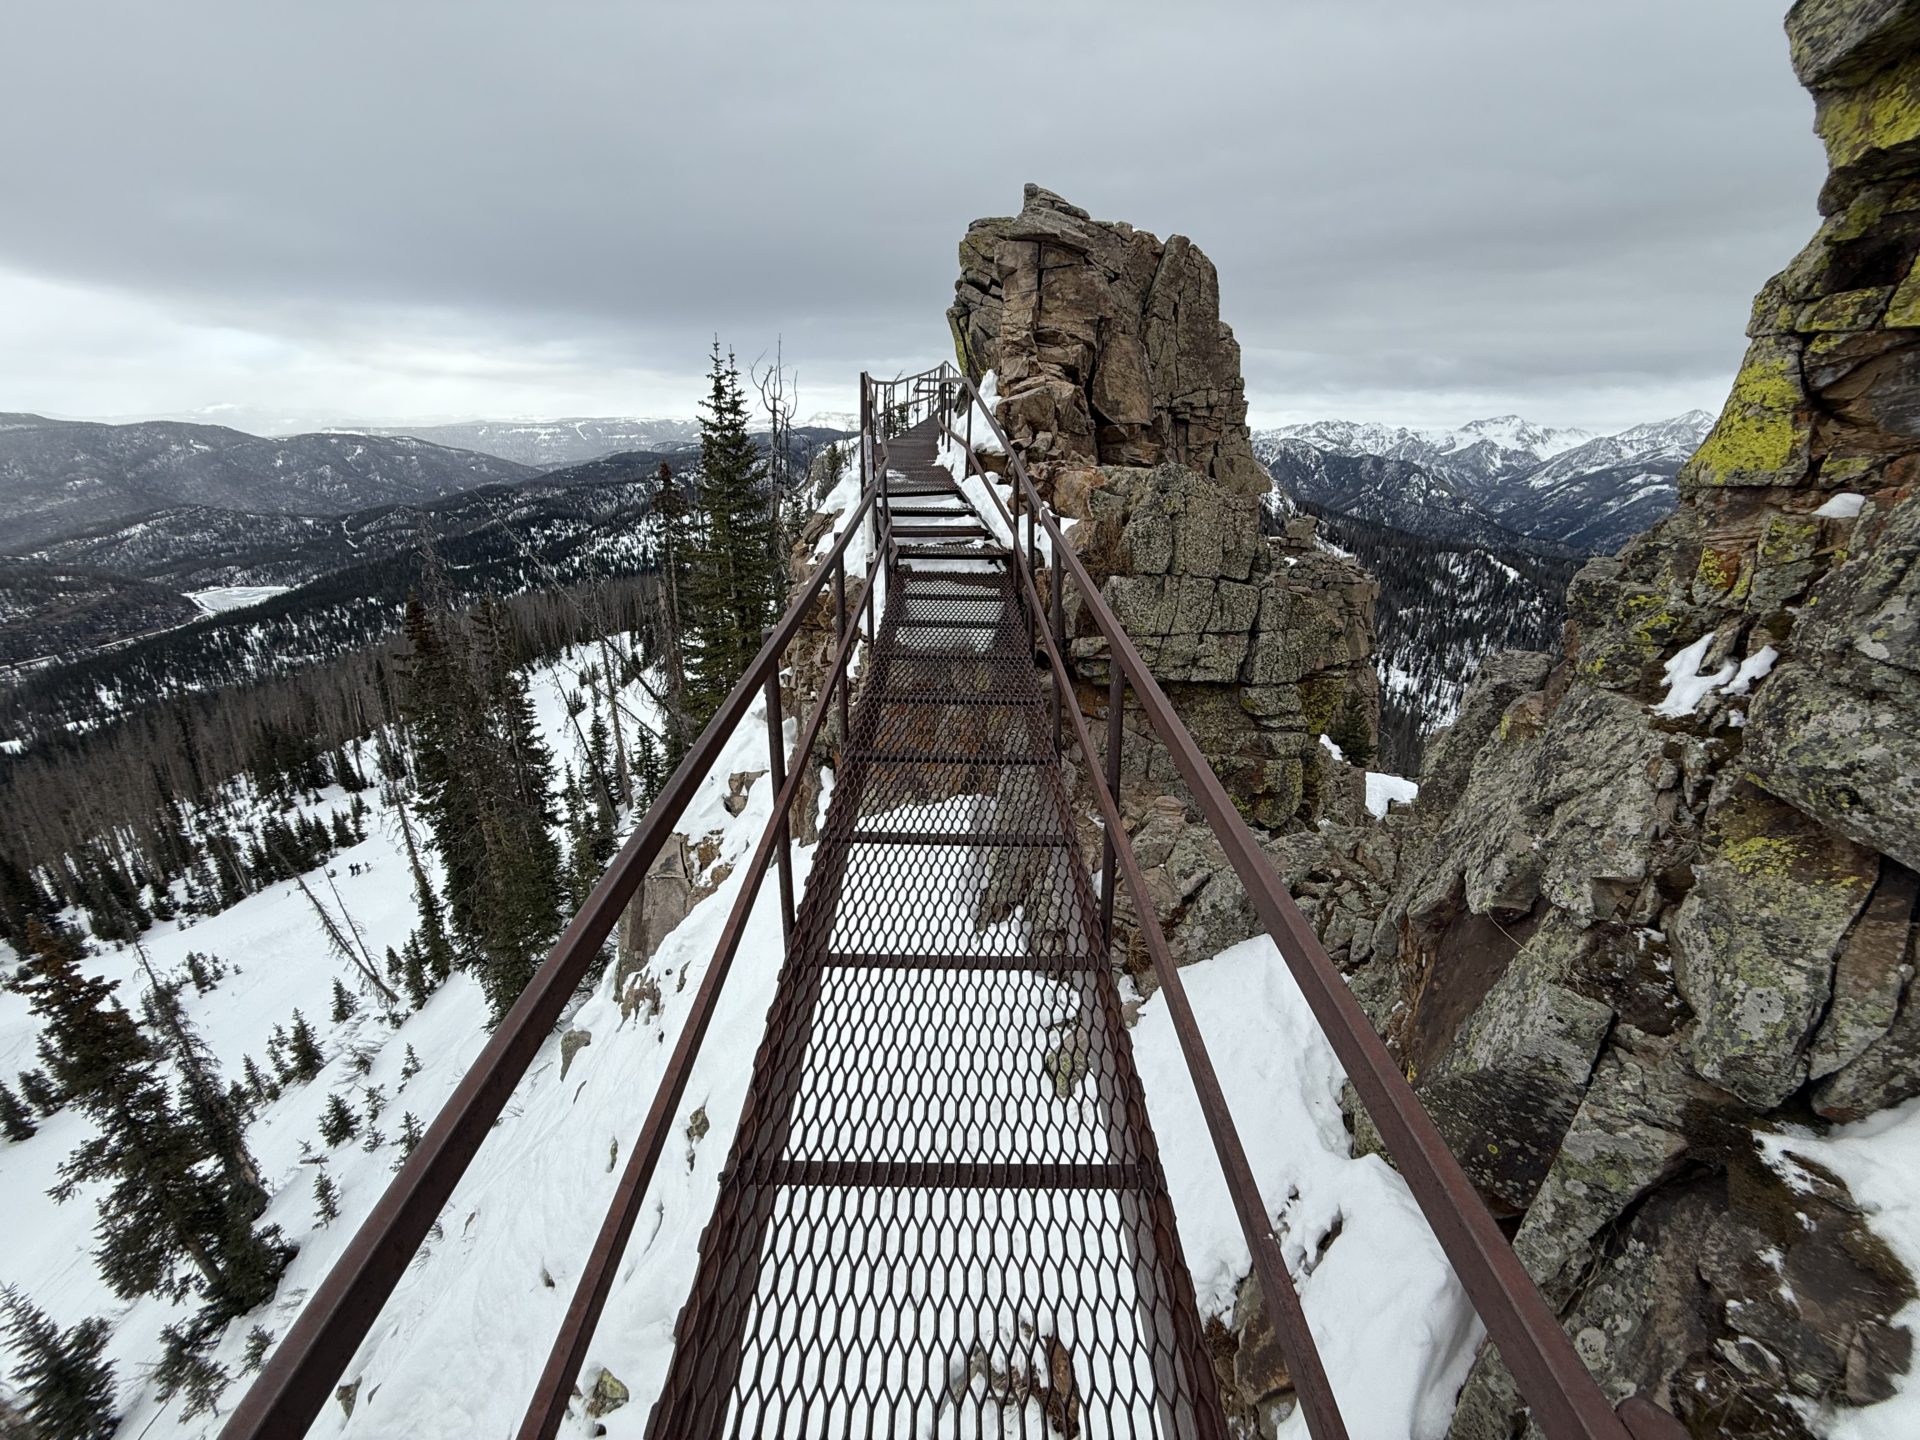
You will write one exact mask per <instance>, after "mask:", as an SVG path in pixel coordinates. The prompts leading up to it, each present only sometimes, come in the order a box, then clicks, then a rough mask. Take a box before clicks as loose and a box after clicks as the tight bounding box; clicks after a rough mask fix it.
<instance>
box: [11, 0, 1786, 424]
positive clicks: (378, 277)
mask: <svg viewBox="0 0 1920 1440" xmlns="http://www.w3.org/2000/svg"><path fill="white" fill-rule="evenodd" d="M1783 13H1784V6H1769V5H1754V4H1752V3H1750V0H1695V3H1692V4H1689V5H1686V6H1675V5H1672V4H1671V3H1665V0H1660V3H1656V0H1621V3H1616V4H1613V5H1609V6H1605V7H1573V6H1542V5H1538V4H1536V3H1532V0H1460V3H1457V4H1454V5H1450V6H1447V7H1432V6H1426V5H1420V4H1417V3H1413V0H1376V3H1372V4H1369V5H1367V6H1364V7H1361V6H1339V7H1336V6H1331V5H1328V4H1325V3H1322V0H1288V3H1284V4H1273V5H1253V4H1224V3H1215V4H1191V5H1188V6H1185V7H1183V8H1182V9H1181V11H1180V13H1179V17H1178V19H1177V21H1176V20H1175V19H1174V18H1173V17H1172V14H1171V12H1170V11H1168V10H1167V9H1166V8H1165V7H1163V6H1160V5H1149V4H1137V3H1129V4H1106V5H1092V4H1085V3H1076V4H1068V5H1059V6H1052V7H1047V8H1046V9H1045V11H1044V12H1043V13H1036V12H1035V11H1034V10H1032V9H1028V8H1025V7H1021V6H1014V5H1003V4H998V3H989V4H977V5H975V6H972V7H970V8H968V9H967V10H965V11H952V10H947V9H944V8H942V9H940V10H937V11H936V10H934V9H932V8H930V7H929V8H922V7H901V6H895V5H887V4H851V3H849V4H833V5H823V4H814V5H808V6H797V5H796V6H774V5H765V4H754V5H745V6H734V7H725V8H724V9H723V8H722V7H699V8H694V7H673V8H672V9H666V8H664V7H645V8H644V9H642V8H641V7H630V8H621V9H615V8H613V7H608V6H603V5H597V4H589V3H571V4H561V5H554V6H549V7H540V8H538V9H534V8H531V7H524V6H519V5H512V4H506V3H499V0H491V3H469V4H462V5H458V6H445V7H442V6H439V5H421V6H417V7H407V8H405V9H401V10H396V9H394V8H392V7H384V6H376V5H372V4H370V3H366V0H342V3H337V4H335V5H333V6H330V7H327V9H326V10H325V11H324V12H319V11H305V10H300V11H288V10H284V9H283V8H282V7H271V6H259V5H254V4H226V3H220V4H214V3H206V0H197V3H194V4H190V5H188V6H187V7H185V9H184V12H183V11H182V9H181V8H179V7H174V8H166V9H162V8H154V7H146V6H139V5H134V4H130V3H127V4H117V3H116V4H111V5H106V6H100V5H95V6H87V7H79V6H65V7H52V6H37V7H33V8H32V9H31V10H30V11H29V12H27V13H25V14H22V15H19V16H16V17H13V23H12V24H11V25H10V31H11V32H12V39H13V41H14V48H15V51H16V53H17V54H20V55H23V56H31V57H33V60H34V63H32V64H27V65H22V66H20V67H18V68H17V70H16V72H15V73H14V74H13V75H12V77H11V78H10V85H9V87H8V89H7V90H6V91H5V93H0V119H4V120H5V122H6V123H7V126H8V129H9V132H10V133H12V134H14V135H16V136H20V137H28V138H29V139H30V141H31V143H29V144H25V145H20V146H17V147H16V154H15V156H14V157H13V159H12V161H11V162H10V172H11V173H10V175H9V182H8V183H9V198H10V200H11V201H12V205H11V207H10V217H9V224H8V225H7V226H5V227H0V314H4V315H6V316H7V317H8V323H7V324H6V325H5V326H0V410H29V411H37V412H40V413H44V414H50V415H58V416H62V417H69V418H95V419H122V420H124V419H132V418H145V417H158V416H169V417H179V418H187V417H194V418H202V419H208V420H213V421H216V422H218V423H229V424H233V425H236V426H237V427H238V428H242V429H255V430H267V431H275V430H290V429H301V428H314V427H318V426H322V425H348V424H366V425H381V424H384V425H395V426H401V425H424V424H430V423H437V422H446V421H457V420H470V419H476V418H505V417H515V416H525V417H537V418H557V417H562V416H596V415H604V416H681V415H690V414H692V413H693V411H694V407H695V404H696V402H697V400H698V398H699V393H700V385H701V376H702V372H703V370H704V366H705V358H706V349H707V345H708V343H709V341H710V338H711V337H712V336H713V335H714V334H715V333H718V334H719V335H720V337H721V339H722V341H723V343H725V344H728V345H730V346H732V348H733V349H734V350H735V351H736V352H737V353H738V354H739V355H740V357H741V360H742V362H743V363H746V362H749V361H752V360H754V359H756V358H758V357H760V356H762V355H765V354H768V353H770V352H771V350H772V349H773V346H774V345H775V343H776V340H778V341H779V343H781V344H782V345H783V347H784V351H785V355H786V358H787V359H788V361H789V362H790V363H791V364H792V365H794V366H795V368H796V369H797V370H798V372H799V380H800V413H801V414H802V416H806V415H811V414H814V413H819V412H835V411H845V410H847V409H849V408H851V403H852V401H851V397H852V395H853V391H854V377H855V375H856V374H857V372H858V371H859V370H860V369H861V368H869V369H872V370H874V371H876V372H879V373H892V372H894V371H896V370H900V369H910V368H919V367H921V366H923V365H926V364H930V363H933V362H934V361H937V360H939V359H941V358H944V357H947V356H949V355H950V354H951V348H950V343H949V341H948V338H947V334H946V328H945V320H944V310H945V307H946V305H947V303H948V300H949V299H950V297H951V291H952V284H953V280H954V277H955V274H956V263H955V254H954V252H955V246H956V244H957V242H958V241H959V238H960V236H961V234H962V232H963V231H964V230H965V228H966V225H967V223H968V222H969V221H971V220H972V219H974V218H976V217H978V216H980V215H983V214H1003V213H1007V212H1009V211H1010V210H1012V209H1014V208H1017V206H1018V204H1019V200H1020V190H1021V186H1022V184H1023V183H1024V182H1027V181H1030V180H1031V181H1037V182H1038V183H1041V184H1044V185H1046V186H1047V187H1048V188H1050V189H1054V190H1057V191H1059V192H1060V193H1061V194H1063V195H1065V196H1066V197H1067V198H1068V199H1069V200H1071V201H1073V202H1074V203H1075V204H1078V205H1082V206H1084V207H1086V208H1087V209H1089V210H1090V211H1092V212H1093V213H1094V214H1095V215H1096V216H1099V217H1101V218H1105V219H1122V220H1127V221H1130V222H1132V223H1133V224H1135V225H1138V226H1140V227H1142V228H1145V229H1149V230H1153V231H1154V232H1156V233H1158V234H1160V235H1162V236H1165V235H1167V234H1169V233H1173V232H1176V231H1177V232H1179V233H1182V234H1185V235H1188V236H1191V237H1192V238H1193V240H1194V241H1195V243H1197V244H1198V245H1199V246H1200V247H1201V248H1202V249H1204V250H1205V251H1206V252H1207V253H1208V254H1209V255H1210V256H1211V257H1212V258H1213V260H1214V261H1215V263H1216V265H1217V266H1218V268H1219V271H1220V275H1221V292H1222V311H1223V315H1224V317H1225V318H1226V320H1227V321H1228V322H1229V323H1230V324H1231V325H1232V326H1233V328H1234V331H1235V333H1236V335H1237V337H1238V338H1239V341H1240V344H1241V346H1242V351H1243V360H1244V368H1245V372H1246V376H1247V388H1248V395H1249V401H1250V407H1251V409H1252V412H1253V418H1254V420H1255V423H1256V424H1263V425H1264V424H1278V423H1285V422H1288V421H1294V420H1301V419H1310V418H1323V417H1328V416H1341V417H1346V418H1353V419H1366V420H1378V421H1383V422H1389V423H1398V424H1417V425H1443V424H1445V425H1455V424H1459V423H1462V422H1464V421H1466V420H1469V419H1473V418H1477V417H1480V416H1486V415H1494V414H1502V413H1519V414H1522V415H1525V416H1527V417H1528V418H1530V419H1533V420H1535V421H1537V422H1540V423H1545V424H1552V425H1580V426H1583V427H1585V428H1588V429H1595V430H1605V429H1617V428H1620V427H1622V426H1624V425H1628V424H1632V423H1635V422H1636V421H1641V420H1648V419H1655V418H1662V417H1665V416H1668V415H1672V414H1677V413H1679V412H1682V411H1685V410H1689V409H1694V408H1704V409H1708V410H1716V409H1717V408H1718V407H1719V405H1720V403H1721V401H1722V400H1723V398H1724V395H1725V392H1726V388H1727V383H1728V380H1729V378H1730V377H1731V375H1732V372H1733V368H1734V366H1735V365H1736V364H1737V362H1738V359H1739V356H1740V353H1741V350H1742V348H1743V345H1744V343H1745V342H1744V338H1743V335H1742V331H1743V329H1744V325H1745V321H1746V315H1747V305H1748V301H1749V298H1750V297H1751V295H1752V294H1753V292H1754V291H1755V290H1756V289H1757V288H1758V286H1759V285H1760V283H1761V282H1762V281H1763V280H1764V279H1765V278H1766V277H1767V276H1768V275H1770V274H1772V273H1773V272H1774V271H1776V270H1778V269H1779V268H1780V267H1781V266H1782V265H1784V264H1785V263H1786V261H1787V260H1788V259H1789V258H1790V257H1791V256H1792V255H1793V253H1794V252H1795V251H1796V250H1797V249H1798V248H1799V247H1800V246H1801V245H1802V244H1803V243H1804V242H1805V240H1806V239H1807V237H1808V236H1809V235H1810V234H1811V233H1812V230H1813V228H1814V225H1815V223H1816V221H1817V216H1816V215H1815V213H1814V198H1815V194H1816V191H1817V188H1818V185H1819V180H1820V177H1821V174H1822V173H1823V166H1822V163H1821V157H1820V150H1819V146H1818V144H1817V142H1816V141H1815V140H1814V138H1813V136H1812V134H1811V130H1810V125H1811V115H1812V108H1811V104H1810V102H1809V101H1808V98H1807V96H1806V95H1805V93H1804V92H1803V91H1801V90H1800V88H1799V87H1798V85H1797V84H1796V83H1795V82H1794V79H1793V76H1792V73H1791V71H1790V69H1789V67H1788V63H1787V49H1786V42H1785V39H1784V37H1783V35H1782V34H1781V29H1780V22H1781V17H1782V14H1783ZM108 16H111V24H109V23H108ZM183 16H184V18H183ZM102 37H105V38H104V39H103V38H102Z"/></svg>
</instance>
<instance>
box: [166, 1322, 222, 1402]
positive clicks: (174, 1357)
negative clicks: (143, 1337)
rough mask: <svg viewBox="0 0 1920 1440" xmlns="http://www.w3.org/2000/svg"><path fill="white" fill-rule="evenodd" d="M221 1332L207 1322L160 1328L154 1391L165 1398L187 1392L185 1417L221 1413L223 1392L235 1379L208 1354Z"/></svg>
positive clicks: (169, 1398)
mask: <svg viewBox="0 0 1920 1440" xmlns="http://www.w3.org/2000/svg"><path fill="white" fill-rule="evenodd" d="M218 1334H219V1332H218V1330H217V1329H216V1328H215V1327H214V1326H213V1325H211V1324H208V1323H204V1322H202V1323H196V1322H192V1321H189V1322H187V1323H186V1324H184V1325H163V1326H162V1327H161V1328H160V1338H161V1341H162V1347H163V1348H162V1350H161V1354H160V1363H159V1364H158V1365H155V1366H154V1367H153V1381H154V1392H155V1393H156V1394H157V1395H158V1396H159V1397H160V1398H161V1399H162V1400H171V1399H172V1398H173V1397H174V1396H175V1395H184V1396H185V1397H186V1402H187V1403H186V1405H185V1406H184V1407H183V1408H182V1410H181V1412H180V1418H181V1419H183V1420H191V1419H192V1418H193V1417H194V1416H196V1415H204V1414H209V1413H211V1414H216V1415H217V1414H219V1413H220V1412H219V1404H220V1396H221V1395H222V1394H223V1393H225V1391H226V1388H227V1386H228V1385H230V1384H232V1383H233V1377H232V1376H230V1375H228V1374H227V1372H226V1368H225V1367H224V1366H221V1365H216V1364H215V1363H214V1362H213V1361H212V1360H211V1359H209V1358H208V1356H207V1351H208V1350H209V1349H210V1348H211V1347H212V1345H213V1342H214V1341H215V1340H216V1339H217V1338H218Z"/></svg>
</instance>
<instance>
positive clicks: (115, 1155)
mask: <svg viewBox="0 0 1920 1440" xmlns="http://www.w3.org/2000/svg"><path fill="white" fill-rule="evenodd" d="M29 943H30V944H31V946H32V948H33V951H34V956H33V960H32V961H31V963H30V964H29V966H28V977H27V980H26V982H25V984H24V986H23V988H24V989H25V990H26V992H27V997H28V1002H29V1004H31V1006H32V1007H33V1010H34V1013H35V1014H36V1015H37V1016H38V1017H39V1019H40V1021H41V1024H42V1034H41V1042H40V1052H41V1056H42V1058H43V1059H45V1060H46V1062H47V1065H48V1068H49V1070H51V1072H52V1073H53V1076H54V1078H55V1080H57V1081H58V1082H59V1083H60V1084H61V1086H62V1087H63V1088H64V1089H65V1091H66V1093H67V1095H68V1096H69V1098H70V1100H71V1102H72V1103H73V1104H75V1105H77V1106H79V1107H80V1108H81V1109H82V1110H83V1111H85V1112H86V1114H87V1116H88V1118H89V1119H91V1120H92V1121H93V1122H94V1125H95V1127H96V1128H95V1133H94V1134H93V1135H91V1136H90V1137H89V1138H88V1139H87V1140H86V1141H84V1142H83V1143H82V1144H81V1146H80V1148H79V1149H77V1150H75V1151H74V1152H73V1154H72V1155H71V1156H69V1157H68V1159H67V1160H66V1162H65V1163H64V1164H63V1165H62V1166H61V1167H60V1177H61V1178H60V1184H59V1185H58V1186H56V1187H55V1189H54V1191H53V1194H54V1196H55V1198H56V1199H59V1200H62V1201H65V1200H68V1199H71V1198H72V1196H73V1194H74V1193H75V1191H76V1190H77V1189H78V1187H79V1186H81V1185H83V1184H90V1183H104V1184H105V1185H106V1186H107V1189H106V1191H105V1193H104V1195H103V1196H102V1198H101V1201H100V1218H99V1223H98V1225H97V1226H96V1227H95V1231H94V1234H95V1236H96V1238H97V1240H98V1242H99V1248H98V1249H97V1250H96V1251H95V1259H96V1260H97V1261H98V1263H99V1267H100V1273H101V1277H102V1278H103V1279H105V1280H106V1282H107V1283H108V1285H109V1286H110V1287H111V1288H112V1289H113V1291H114V1293H115V1294H117V1295H119V1296H120V1297H121V1298H123V1299H131V1298H132V1297H133V1296H136V1295H150V1294H158V1295H164V1296H167V1297H169V1298H172V1299H178V1298H180V1297H181V1296H183V1295H184V1294H185V1293H186V1291H187V1289H188V1287H189V1284H190V1280H189V1279H188V1275H187V1273H186V1272H184V1271H183V1269H182V1266H183V1263H184V1264H185V1265H186V1266H188V1267H190V1270H191V1271H194V1272H197V1273H198V1274H199V1276H200V1279H201V1282H202V1285H201V1288H202V1294H203V1295H204V1296H205V1298H206V1300H207V1301H208V1304H209V1307H210V1308H211V1309H212V1310H214V1311H216V1312H217V1313H219V1314H221V1315H227V1316H230V1315H235V1314H240V1313H242V1312H243V1311H245V1310H248V1309H251V1308H252V1307H253V1306H254V1305H256V1304H258V1303H259V1302H260V1301H261V1300H263V1299H265V1298H266V1296H267V1295H269V1294H271V1293H272V1291H273V1286H274V1283H275V1282H276V1281H277V1279H278V1278H279V1274H280V1272H281V1271H282V1270H284V1269H285V1268H286V1263H287V1261H288V1260H289V1259H291V1258H292V1254H291V1251H290V1249H289V1248H288V1247H287V1246H286V1245H285V1244H284V1242H283V1241H282V1240H281V1238H280V1237H279V1235H278V1232H276V1231H274V1230H272V1229H269V1230H267V1231H264V1232H259V1233H256V1232H255V1231H254V1230H253V1229H252V1226H251V1221H252V1220H253V1218H254V1216H255V1215H257V1214H258V1213H259V1196H258V1192H257V1191H255V1190H253V1189H251V1188H249V1187H245V1186H242V1185H238V1184H234V1183H231V1182H229V1180H228V1179H227V1178H226V1177H225V1176H224V1175H223V1173H222V1161H223V1157H222V1156H221V1155H220V1154H219V1153H218V1152H217V1151H216V1150H215V1149H214V1148H213V1146H212V1145H211V1143H210V1141H209V1138H208V1137H207V1136H206V1135H205V1134H204V1133H203V1132H202V1130H201V1128H200V1127H199V1125H197V1124H195V1123H193V1122H192V1121H191V1120H189V1119H187V1118H185V1117H184V1116H183V1115H182V1114H181V1113H180V1112H179V1111H178V1110H176V1109H175V1108H174V1105H173V1103H172V1099H171V1097H170V1096H169V1095H168V1093H167V1088H166V1085H165V1084H164V1082H163V1081H162V1079H161V1076H160V1068H159V1058H160V1052H159V1051H158V1050H156V1048H155V1047H154V1046H153V1044H152V1043H151V1042H150V1041H148V1040H147V1038H146V1037H145V1036H144V1035H143V1034H142V1033H141V1031H140V1028H139V1027H138V1026H137V1025H135V1024H134V1022H133V1018H132V1017H131V1016H130V1015H128V1014H127V1012H126V1010H125V1009H124V1008H122V1007H121V1006H120V1004H119V1003H118V1002H117V1001H116V1000H115V999H114V998H113V992H114V990H115V988H116V985H115V984H114V983H112V982H107V981H102V980H99V979H96V978H94V977H91V976H87V975H84V974H82V973H81V971H80V967H79V951H78V946H77V945H76V944H75V943H74V942H73V940H72V939H71V937H69V936H65V935H61V934H58V933H55V932H50V931H47V930H45V929H44V928H43V927H39V926H36V927H35V928H34V931H33V933H32V934H30V936H29Z"/></svg>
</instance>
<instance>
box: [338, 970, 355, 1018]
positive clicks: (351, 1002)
mask: <svg viewBox="0 0 1920 1440" xmlns="http://www.w3.org/2000/svg"><path fill="white" fill-rule="evenodd" d="M359 1013H360V1002H359V1001H358V1000H356V999H354V998H353V996H352V995H351V994H350V993H349V992H348V990H347V987H346V986H345V985H342V984H341V983H340V977H339V976H337V975H336V976H334V978H333V1023H334V1024H336V1025H344V1024H345V1023H346V1022H347V1021H349V1020H351V1019H352V1018H353V1017H354V1016H356V1015H358V1014H359Z"/></svg>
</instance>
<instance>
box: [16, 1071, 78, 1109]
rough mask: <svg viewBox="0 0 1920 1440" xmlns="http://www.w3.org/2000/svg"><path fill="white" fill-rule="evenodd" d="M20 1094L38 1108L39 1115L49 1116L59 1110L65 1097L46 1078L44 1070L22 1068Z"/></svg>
mask: <svg viewBox="0 0 1920 1440" xmlns="http://www.w3.org/2000/svg"><path fill="white" fill-rule="evenodd" d="M20 1094H21V1096H22V1097H23V1098H24V1099H25V1100H26V1102H27V1103H28V1104H29V1105H31V1106H33V1108H34V1109H35V1110H38V1111H39V1112H40V1114H41V1117H42V1118H43V1119H44V1118H49V1117H51V1116H54V1115H57V1114H58V1113H59V1112H60V1107H61V1106H63V1105H65V1104H66V1103H67V1102H66V1098H65V1097H64V1096H63V1095H61V1093H60V1092H59V1090H57V1089H56V1088H54V1084H53V1082H52V1081H51V1080H49V1079H48V1078H47V1072H46V1071H44V1070H22V1071H21V1072H20Z"/></svg>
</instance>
